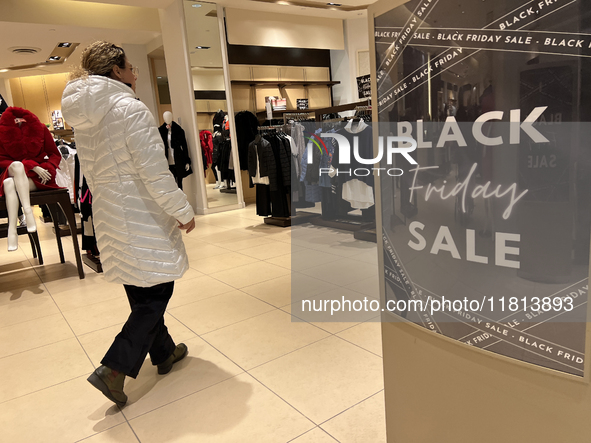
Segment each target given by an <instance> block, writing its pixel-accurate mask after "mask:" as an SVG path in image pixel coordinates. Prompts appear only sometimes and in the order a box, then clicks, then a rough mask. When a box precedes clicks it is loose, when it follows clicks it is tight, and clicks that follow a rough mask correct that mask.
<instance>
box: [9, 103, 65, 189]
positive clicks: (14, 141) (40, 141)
mask: <svg viewBox="0 0 591 443" xmlns="http://www.w3.org/2000/svg"><path fill="white" fill-rule="evenodd" d="M61 159H62V156H61V154H60V152H59V150H58V149H57V147H56V145H55V142H54V141H53V137H52V135H51V133H50V132H49V130H48V129H47V127H46V126H45V125H44V124H43V123H41V122H40V121H39V119H38V118H37V116H36V115H35V114H33V113H32V112H30V111H27V110H26V109H22V108H17V107H10V108H8V109H7V110H6V111H4V113H3V114H2V116H1V117H0V174H1V175H0V196H2V195H4V187H3V186H2V184H3V183H4V180H5V179H6V177H8V167H9V166H10V164H11V163H12V162H14V161H20V162H22V164H23V165H24V167H25V172H26V174H27V177H29V178H31V179H32V180H33V182H34V183H35V186H37V189H38V190H40V191H41V190H44V189H59V188H60V187H59V186H58V185H56V183H55V175H56V172H55V170H56V169H57V168H58V167H59V164H60V161H61ZM35 166H40V167H41V168H43V169H46V170H47V171H48V172H49V173H50V174H51V180H50V181H49V182H47V183H46V184H42V183H41V179H40V178H39V176H38V175H37V173H36V172H35V171H33V168H34V167H35Z"/></svg>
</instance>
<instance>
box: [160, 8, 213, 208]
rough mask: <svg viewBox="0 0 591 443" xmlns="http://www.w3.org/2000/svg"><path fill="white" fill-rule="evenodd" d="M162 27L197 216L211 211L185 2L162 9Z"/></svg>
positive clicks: (188, 185)
mask: <svg viewBox="0 0 591 443" xmlns="http://www.w3.org/2000/svg"><path fill="white" fill-rule="evenodd" d="M159 12H160V27H161V28H162V41H163V43H164V54H165V58H166V70H167V72H168V85H169V90H170V99H171V103H172V114H173V117H174V120H175V121H176V122H177V123H178V124H179V125H181V127H182V128H183V129H184V130H185V136H186V138H187V144H188V145H189V153H190V156H191V160H192V163H193V171H194V173H193V174H191V175H189V176H188V177H187V178H185V180H184V181H183V190H184V191H185V193H186V194H187V197H188V198H189V202H190V203H191V205H192V206H193V208H194V209H195V212H196V213H197V214H205V213H206V212H207V194H206V192H205V182H204V180H203V179H202V176H200V174H202V171H203V160H202V158H201V145H200V142H199V129H198V127H197V117H196V109H195V92H194V90H193V80H192V77H191V64H190V61H189V51H188V48H187V32H186V26H185V17H184V11H183V1H182V0H174V1H173V2H172V3H171V4H170V5H169V6H168V7H167V8H166V9H160V10H159Z"/></svg>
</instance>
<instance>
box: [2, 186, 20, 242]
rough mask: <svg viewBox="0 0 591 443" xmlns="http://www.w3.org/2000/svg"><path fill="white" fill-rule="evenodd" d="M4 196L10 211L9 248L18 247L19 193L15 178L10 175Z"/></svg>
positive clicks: (7, 208)
mask: <svg viewBox="0 0 591 443" xmlns="http://www.w3.org/2000/svg"><path fill="white" fill-rule="evenodd" d="M3 185H4V197H5V198H6V211H7V212H8V250H9V251H16V250H17V249H18V234H17V233H16V222H17V221H18V195H16V188H15V187H14V180H13V179H12V177H8V178H7V179H6V180H4V183H3Z"/></svg>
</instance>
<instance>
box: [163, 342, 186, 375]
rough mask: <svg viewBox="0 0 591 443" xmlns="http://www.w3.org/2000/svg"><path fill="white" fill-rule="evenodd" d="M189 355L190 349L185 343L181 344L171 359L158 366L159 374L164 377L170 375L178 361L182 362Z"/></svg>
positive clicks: (177, 346)
mask: <svg viewBox="0 0 591 443" xmlns="http://www.w3.org/2000/svg"><path fill="white" fill-rule="evenodd" d="M188 353H189V348H187V345H186V344H184V343H179V344H178V345H176V348H175V349H174V352H173V353H172V355H171V356H170V357H168V358H167V359H166V360H165V361H164V363H160V364H159V365H158V374H160V375H164V374H168V373H169V372H170V370H171V369H172V365H174V364H175V363H176V362H177V361H181V360H182V359H183V358H185V357H186V356H187V354H188Z"/></svg>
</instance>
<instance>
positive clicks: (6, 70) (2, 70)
mask: <svg viewBox="0 0 591 443" xmlns="http://www.w3.org/2000/svg"><path fill="white" fill-rule="evenodd" d="M8 71H9V69H0V72H8Z"/></svg>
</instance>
